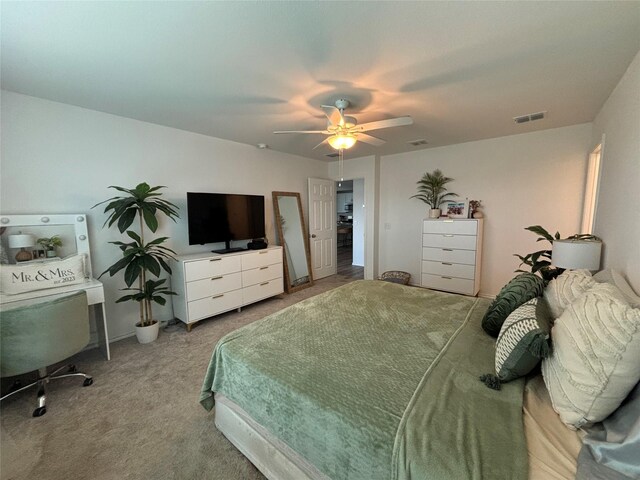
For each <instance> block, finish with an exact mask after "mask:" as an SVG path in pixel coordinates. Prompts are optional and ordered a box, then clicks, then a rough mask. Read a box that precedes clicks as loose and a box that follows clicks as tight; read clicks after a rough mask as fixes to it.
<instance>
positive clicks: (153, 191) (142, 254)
mask: <svg viewBox="0 0 640 480" xmlns="http://www.w3.org/2000/svg"><path fill="white" fill-rule="evenodd" d="M109 188H113V189H115V190H118V191H120V192H123V193H125V194H126V195H124V196H120V197H112V198H110V199H108V200H105V201H104V202H100V203H98V204H97V205H94V206H93V207H92V208H95V207H97V206H98V205H102V204H104V203H107V202H108V203H107V206H106V207H105V209H104V213H108V214H109V216H108V217H107V220H106V221H105V222H104V225H103V228H104V227H105V226H107V225H108V226H109V227H111V226H112V225H113V224H117V227H118V230H119V231H120V233H125V232H126V234H127V236H128V237H129V238H130V239H131V240H133V241H131V242H109V243H112V244H114V245H117V246H118V248H120V250H121V252H122V258H121V259H120V260H118V261H117V262H116V263H114V264H113V265H111V266H110V267H109V268H107V269H106V270H105V271H104V272H102V273H101V274H100V277H102V275H104V274H105V273H109V275H110V276H112V277H113V276H114V275H115V274H116V273H118V272H119V271H121V270H124V281H125V284H126V285H127V288H123V289H122V290H125V291H133V292H135V293H131V294H127V295H124V296H122V297H120V298H119V299H118V300H117V301H116V303H120V302H126V301H136V302H138V304H139V306H140V321H139V322H138V323H137V324H136V336H137V337H138V341H139V342H140V343H149V342H153V341H154V340H155V339H156V338H157V337H158V331H159V326H160V324H159V323H158V321H157V320H154V318H153V312H152V309H151V306H152V303H153V302H155V303H157V304H159V305H165V304H166V299H165V298H164V296H163V295H175V292H172V291H171V290H169V288H167V287H166V286H164V283H165V282H166V279H160V280H153V279H151V278H149V276H150V275H153V276H155V277H159V276H160V273H161V271H162V270H164V271H165V272H167V273H169V274H170V273H171V267H169V265H168V263H167V261H168V260H170V259H173V258H174V255H175V252H174V251H173V250H171V249H170V248H167V247H165V246H164V245H163V244H164V243H165V242H166V241H167V240H168V239H169V237H159V238H156V239H154V240H151V241H149V242H147V243H145V238H144V231H145V225H146V226H147V228H148V229H149V230H150V231H151V232H154V233H155V231H156V230H157V229H158V218H157V215H158V214H160V213H162V214H164V215H166V216H167V217H169V218H170V219H172V220H173V221H174V222H175V219H176V218H179V217H178V211H177V209H178V207H176V206H175V205H174V204H173V203H171V202H169V201H167V200H164V199H162V198H160V196H161V195H162V194H161V193H159V192H158V190H160V189H161V188H166V187H164V186H157V187H150V186H149V185H148V184H147V183H141V184H139V185H138V186H136V187H135V188H134V189H128V188H123V187H117V186H113V185H112V186H110V187H109ZM136 217H137V218H138V220H139V225H140V233H139V234H138V233H136V232H134V231H132V230H127V229H128V228H129V227H130V226H131V225H132V224H133V222H134V221H135V219H136ZM98 278H99V277H98ZM136 281H137V286H136V287H132V286H133V285H134V283H136Z"/></svg>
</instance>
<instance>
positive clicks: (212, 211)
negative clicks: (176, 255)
mask: <svg viewBox="0 0 640 480" xmlns="http://www.w3.org/2000/svg"><path fill="white" fill-rule="evenodd" d="M187 218H188V223H189V245H204V244H205V243H220V242H225V247H226V248H225V249H224V250H214V252H216V253H229V252H237V251H240V250H244V249H243V248H231V246H230V243H231V241H233V240H251V239H255V238H261V237H264V196H262V195H237V194H231V193H194V192H187Z"/></svg>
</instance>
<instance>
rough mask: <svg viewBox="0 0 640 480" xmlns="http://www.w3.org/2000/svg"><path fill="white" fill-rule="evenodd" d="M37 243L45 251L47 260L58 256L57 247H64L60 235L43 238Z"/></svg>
mask: <svg viewBox="0 0 640 480" xmlns="http://www.w3.org/2000/svg"><path fill="white" fill-rule="evenodd" d="M36 243H38V245H40V246H41V247H42V249H43V250H44V251H45V255H46V257H47V258H52V257H55V256H56V247H61V246H62V240H61V239H60V236H59V235H54V236H53V237H51V238H47V237H43V238H39V239H38V240H36Z"/></svg>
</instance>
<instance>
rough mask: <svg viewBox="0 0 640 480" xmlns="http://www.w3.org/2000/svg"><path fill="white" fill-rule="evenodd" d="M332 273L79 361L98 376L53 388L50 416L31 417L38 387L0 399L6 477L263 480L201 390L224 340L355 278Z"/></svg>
mask: <svg viewBox="0 0 640 480" xmlns="http://www.w3.org/2000/svg"><path fill="white" fill-rule="evenodd" d="M351 280H352V279H350V278H347V277H343V276H335V275H334V276H332V277H328V278H325V279H322V280H319V281H318V282H316V283H315V284H314V285H313V286H312V287H310V288H307V289H304V290H300V291H298V292H296V293H294V294H291V295H283V296H282V298H277V297H276V298H272V299H268V300H264V301H262V302H259V303H257V304H254V305H250V306H248V307H245V308H243V310H242V312H240V313H238V312H230V313H226V314H223V315H220V316H217V317H214V318H212V319H208V320H205V321H203V322H200V323H199V324H197V325H196V326H195V327H194V328H193V330H192V331H191V333H187V332H186V330H185V329H184V328H173V329H171V330H173V331H170V332H169V331H167V332H161V333H160V337H159V338H158V340H157V341H156V342H154V343H152V344H149V345H139V344H138V343H137V341H136V339H135V337H132V338H127V339H125V340H121V341H119V342H115V343H112V344H111V356H112V360H111V361H109V362H107V361H106V360H104V358H103V356H102V354H101V351H100V350H98V349H92V350H87V351H85V352H82V353H81V354H79V355H77V356H76V357H74V359H73V361H74V362H75V364H76V365H77V367H78V369H79V370H80V371H82V372H85V373H87V374H89V375H92V376H93V378H94V384H93V385H92V386H90V387H82V386H81V385H82V380H81V379H77V378H69V379H63V380H56V381H54V382H52V383H50V384H49V390H48V392H47V413H46V415H44V416H43V417H40V418H33V417H32V416H31V414H32V412H33V410H34V408H35V389H29V390H27V391H24V392H20V393H18V394H16V395H14V396H13V397H10V398H8V399H7V400H5V401H4V402H2V405H1V412H0V461H1V463H0V476H1V478H2V479H12V480H20V479H34V478H42V479H47V480H58V479H60V480H63V479H64V480H68V479H95V480H111V479H205V478H206V479H221V480H236V479H238V480H239V479H242V480H245V479H247V480H250V479H264V477H263V476H262V475H261V474H260V472H259V471H258V470H257V469H256V468H255V467H254V466H253V465H252V464H251V463H250V462H249V461H248V460H247V459H246V458H245V457H244V456H243V455H242V454H240V453H239V452H238V451H237V450H236V449H235V447H234V446H233V445H232V444H231V443H229V441H228V440H227V439H226V438H225V437H224V436H223V435H222V434H221V433H220V432H219V431H218V430H217V429H216V428H215V426H214V423H213V414H212V413H207V412H206V411H205V410H204V409H203V408H202V407H201V406H200V404H199V403H198V396H199V393H200V387H201V385H202V379H203V378H204V374H205V370H206V367H207V365H208V363H209V359H210V357H211V353H212V350H213V347H214V346H215V344H216V342H217V341H218V339H220V338H221V337H222V336H223V335H225V334H227V333H228V332H230V331H232V330H235V329H237V328H239V327H241V326H243V325H246V324H248V323H251V322H253V321H255V320H258V319H260V318H263V317H264V316H266V315H269V314H270V313H273V312H275V311H278V310H281V309H282V308H284V307H287V306H289V305H291V304H293V303H296V302H299V301H300V300H303V299H305V298H309V297H311V296H313V295H317V294H318V293H322V292H324V291H326V290H329V289H331V288H335V287H338V286H340V285H343V284H345V283H348V282H350V281H351Z"/></svg>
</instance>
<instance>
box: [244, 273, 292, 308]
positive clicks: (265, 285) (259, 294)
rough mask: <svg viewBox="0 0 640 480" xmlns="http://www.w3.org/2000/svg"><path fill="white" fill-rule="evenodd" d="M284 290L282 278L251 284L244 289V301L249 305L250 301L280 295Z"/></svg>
mask: <svg viewBox="0 0 640 480" xmlns="http://www.w3.org/2000/svg"><path fill="white" fill-rule="evenodd" d="M283 291H284V288H283V283H282V278H277V279H275V280H267V281H264V282H261V283H258V284H257V285H251V286H250V287H245V288H243V289H242V303H243V304H245V305H247V304H249V303H253V302H257V301H258V300H262V299H263V298H267V297H272V296H274V295H278V294H279V293H282V292H283Z"/></svg>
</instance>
